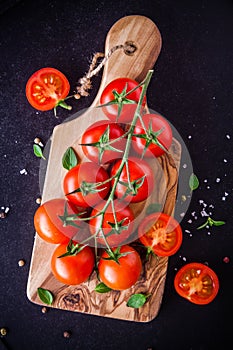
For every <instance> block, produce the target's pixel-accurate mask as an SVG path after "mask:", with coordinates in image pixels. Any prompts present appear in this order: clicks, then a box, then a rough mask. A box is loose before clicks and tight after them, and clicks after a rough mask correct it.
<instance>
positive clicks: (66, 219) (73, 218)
mask: <svg viewBox="0 0 233 350" xmlns="http://www.w3.org/2000/svg"><path fill="white" fill-rule="evenodd" d="M85 213H86V212H85V211H84V212H81V213H77V214H75V213H74V214H69V213H68V204H67V202H65V206H64V213H63V215H58V217H59V219H60V220H61V221H62V223H63V227H66V226H73V227H77V228H81V226H80V225H78V224H77V220H78V219H79V218H80V217H81V216H83V215H84V214H85Z"/></svg>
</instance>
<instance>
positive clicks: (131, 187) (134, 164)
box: [110, 157, 155, 203]
mask: <svg viewBox="0 0 233 350" xmlns="http://www.w3.org/2000/svg"><path fill="white" fill-rule="evenodd" d="M127 162H128V165H126V164H125V165H124V167H123V169H122V171H121V175H120V177H119V181H118V183H117V185H116V189H115V195H116V197H117V198H119V199H124V200H125V201H127V202H132V203H137V202H141V201H143V200H145V199H147V198H148V197H149V196H150V195H151V193H152V191H153V188H154V181H155V176H154V174H153V171H152V169H151V167H150V165H149V164H148V163H147V162H146V161H145V160H143V159H139V158H136V157H129V158H128V161H127ZM120 167H121V159H119V160H117V161H116V162H115V164H114V165H113V167H112V169H111V174H110V177H112V176H116V174H117V172H118V171H119V168H120ZM114 181H115V180H114V179H113V180H112V185H113V184H114Z"/></svg>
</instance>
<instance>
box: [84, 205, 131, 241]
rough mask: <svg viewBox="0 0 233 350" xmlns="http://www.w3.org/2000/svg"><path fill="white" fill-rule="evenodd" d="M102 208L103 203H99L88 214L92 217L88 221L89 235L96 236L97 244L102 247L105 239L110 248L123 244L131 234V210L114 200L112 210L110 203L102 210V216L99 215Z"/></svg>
mask: <svg viewBox="0 0 233 350" xmlns="http://www.w3.org/2000/svg"><path fill="white" fill-rule="evenodd" d="M104 206H105V202H102V203H99V204H98V205H97V206H95V207H94V209H93V210H92V212H91V214H90V217H93V218H92V219H90V221H89V229H90V232H91V234H92V235H95V234H96V237H97V242H98V243H100V244H102V245H104V246H106V244H105V239H106V241H107V243H108V245H109V246H111V247H116V246H118V245H120V244H123V243H124V244H125V243H126V240H127V239H128V238H129V236H130V235H131V233H132V232H133V225H134V224H133V221H134V215H133V212H132V210H131V209H130V207H129V206H128V205H126V203H124V202H120V201H118V200H114V201H113V207H114V209H113V207H112V204H111V203H110V204H109V205H108V206H107V208H106V209H105V210H104V214H103V215H102V214H101V215H99V214H100V213H101V212H102V210H103V208H104ZM100 228H102V230H100ZM103 235H104V237H105V239H104V238H103Z"/></svg>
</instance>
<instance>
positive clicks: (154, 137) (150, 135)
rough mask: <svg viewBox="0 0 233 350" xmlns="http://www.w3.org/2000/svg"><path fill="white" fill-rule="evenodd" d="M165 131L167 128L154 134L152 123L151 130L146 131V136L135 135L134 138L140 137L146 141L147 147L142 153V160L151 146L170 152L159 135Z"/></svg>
mask: <svg viewBox="0 0 233 350" xmlns="http://www.w3.org/2000/svg"><path fill="white" fill-rule="evenodd" d="M164 131H165V128H161V129H160V130H158V131H155V132H154V131H153V129H152V121H150V124H149V128H148V129H147V130H145V134H133V136H134V137H138V138H141V139H144V140H145V147H144V150H143V152H142V158H143V156H144V155H145V153H146V150H147V149H148V147H149V146H150V145H151V144H153V145H156V146H158V147H160V148H161V149H162V150H163V151H164V152H168V149H167V148H166V147H164V146H163V144H162V143H161V142H160V141H159V139H158V137H159V135H160V134H162V133H163V132H164Z"/></svg>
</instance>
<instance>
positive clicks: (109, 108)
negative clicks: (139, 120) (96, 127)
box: [100, 77, 146, 123]
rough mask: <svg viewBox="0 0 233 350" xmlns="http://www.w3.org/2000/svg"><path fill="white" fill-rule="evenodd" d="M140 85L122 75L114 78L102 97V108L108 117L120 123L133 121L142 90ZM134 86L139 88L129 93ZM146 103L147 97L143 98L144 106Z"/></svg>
mask: <svg viewBox="0 0 233 350" xmlns="http://www.w3.org/2000/svg"><path fill="white" fill-rule="evenodd" d="M138 85H139V84H138V82H137V81H136V80H133V79H130V78H125V77H122V78H117V79H114V80H112V81H111V82H110V83H109V84H108V85H107V86H106V87H105V88H104V90H103V92H102V94H101V97H100V105H103V106H102V110H103V112H104V114H105V115H106V116H107V118H108V119H110V120H112V121H114V122H119V123H130V122H131V121H132V119H133V117H134V113H135V110H136V108H137V103H138V101H139V98H140V94H141V92H142V87H141V86H140V87H138ZM137 87H138V88H137ZM134 88H137V89H136V90H134V91H133V92H131V93H130V94H127V93H128V92H129V91H131V90H132V89H134ZM145 104H146V97H144V99H143V104H142V108H143V107H144V106H145Z"/></svg>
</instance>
